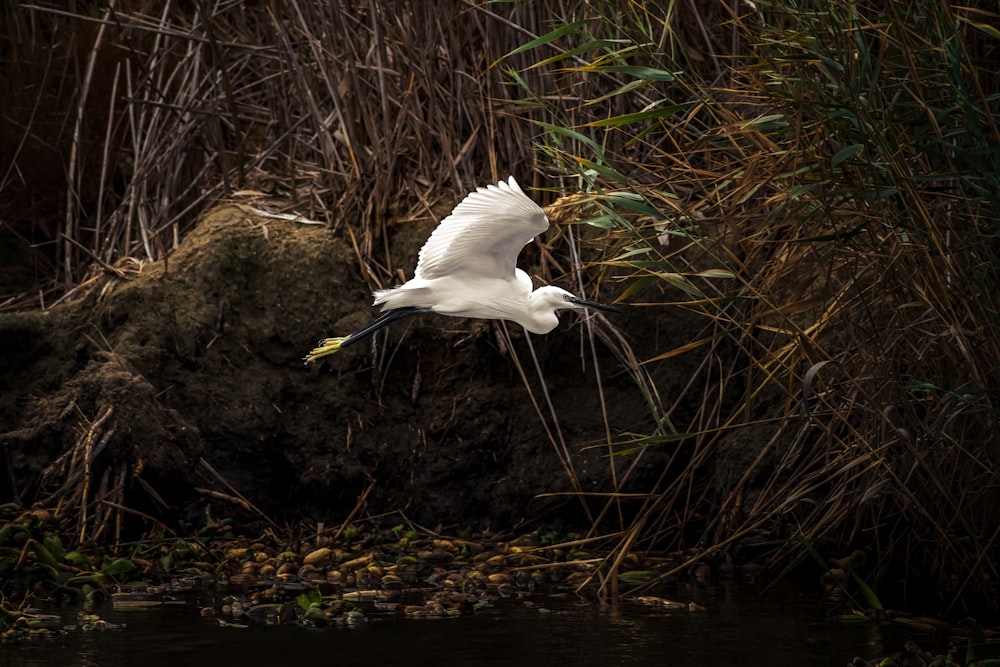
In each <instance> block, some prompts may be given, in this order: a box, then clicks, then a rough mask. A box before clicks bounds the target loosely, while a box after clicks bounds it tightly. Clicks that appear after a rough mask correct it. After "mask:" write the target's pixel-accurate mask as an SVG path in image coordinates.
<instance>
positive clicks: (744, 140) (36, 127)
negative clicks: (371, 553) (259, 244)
mask: <svg viewBox="0 0 1000 667" xmlns="http://www.w3.org/2000/svg"><path fill="white" fill-rule="evenodd" d="M890 5H892V6H890V7H889V8H882V7H881V5H880V4H879V3H873V2H872V3H846V2H845V3H833V4H832V5H830V4H829V3H809V2H796V1H795V0H781V1H780V2H775V3H756V4H751V3H748V2H745V3H735V4H734V3H730V2H718V3H709V4H707V5H705V4H703V5H699V6H698V8H697V10H695V9H694V7H695V3H667V4H666V5H665V8H658V6H656V5H655V3H653V4H649V3H647V4H645V5H640V4H639V3H617V4H615V3H601V2H597V3H586V2H555V1H552V2H544V3H519V4H513V5H507V4H488V5H483V6H476V5H475V4H474V3H472V2H453V3H449V4H448V5H447V6H446V7H445V8H444V9H442V8H441V7H440V6H439V5H435V6H433V7H431V6H429V5H427V4H424V3H416V2H411V3H402V4H395V5H393V7H394V8H395V10H394V11H392V12H389V11H387V10H386V7H387V6H386V5H384V4H379V3H374V2H357V1H356V2H347V1H346V0H341V1H337V2H331V3H312V2H304V1H303V0H292V1H290V2H285V3H272V5H271V7H272V8H271V9H270V10H267V11H264V10H257V9H249V8H248V7H247V6H246V5H245V4H244V3H236V2H222V1H216V2H208V1H206V0H202V1H200V2H198V3H193V5H192V6H193V7H194V8H196V10H192V9H191V7H188V6H185V7H183V8H182V7H180V6H178V5H176V4H173V3H167V4H166V5H162V6H161V5H159V4H155V3H149V2H138V1H136V2H121V3H116V4H114V5H113V7H114V9H113V10H108V11H107V12H105V13H104V14H103V15H99V14H95V13H86V12H84V11H82V10H81V11H73V12H71V13H66V12H65V11H63V10H62V9H59V8H60V7H62V4H61V3H45V2H39V3H36V4H34V5H5V6H4V9H2V10H0V16H2V19H3V21H4V25H5V26H8V29H7V34H6V38H5V41H4V46H3V52H2V53H3V55H2V59H3V61H4V62H3V65H4V67H5V70H6V71H7V72H8V76H7V82H8V85H9V86H18V85H21V84H23V83H24V82H25V81H40V82H41V85H38V86H35V87H26V88H25V90H27V91H28V94H23V93H22V94H18V95H13V91H12V90H4V91H0V93H3V94H4V96H5V97H6V98H7V99H12V100H14V101H13V104H12V105H11V107H10V110H9V111H6V112H5V113H4V118H3V126H2V136H0V140H2V141H3V145H4V147H5V151H7V152H8V153H9V155H10V156H11V157H10V159H9V160H6V161H5V164H3V165H0V170H2V179H3V180H2V181H0V188H2V189H3V191H4V193H5V194H4V197H3V204H2V207H3V208H2V210H0V217H2V218H3V220H4V221H5V222H6V223H7V224H9V225H11V226H12V227H13V228H14V229H15V230H17V231H18V233H20V234H21V235H23V236H25V237H26V238H28V239H29V240H30V241H32V242H33V243H35V244H36V245H37V247H38V248H39V252H38V256H37V267H38V269H37V271H38V273H39V274H40V276H41V277H42V278H43V282H44V283H45V285H47V286H48V287H49V289H48V290H42V291H41V297H40V298H41V300H42V302H43V304H44V303H45V301H46V299H47V300H48V301H51V299H52V298H53V295H55V294H58V293H61V292H64V291H65V290H66V289H68V288H70V287H72V286H73V285H75V284H77V283H79V282H81V281H83V280H84V279H85V277H86V275H87V273H88V271H90V270H93V269H94V268H95V267H96V268H97V269H98V270H106V269H107V267H111V266H114V265H115V264H116V263H117V262H119V261H121V260H122V259H123V258H125V257H138V258H146V257H148V258H152V259H158V258H162V257H164V256H167V255H168V254H169V251H170V250H171V249H172V248H174V247H175V246H176V244H177V242H178V240H179V239H180V238H181V237H182V236H183V234H184V232H185V231H186V230H187V228H188V226H189V225H190V224H191V223H192V222H193V221H194V220H195V219H196V214H197V212H198V211H200V210H202V209H203V208H204V207H205V206H207V205H208V204H212V203H215V202H217V201H218V200H219V199H222V198H227V197H231V198H237V199H240V200H241V201H247V200H251V201H253V200H256V199H257V198H258V196H259V195H265V196H266V201H267V202H268V205H270V206H272V207H274V206H276V204H278V203H280V204H281V206H280V207H279V209H280V211H284V212H294V213H297V214H300V215H302V216H304V217H307V218H310V219H319V220H322V221H324V222H326V223H328V224H330V225H331V226H332V227H334V228H335V229H337V230H338V232H340V233H344V234H346V235H348V236H349V237H350V238H351V239H352V240H353V241H354V243H355V245H356V248H357V256H358V260H359V262H360V263H361V264H362V266H363V270H362V274H363V275H365V276H368V277H369V279H370V280H371V281H372V283H373V286H376V285H377V284H379V283H381V282H382V281H389V282H391V280H392V278H391V276H392V275H393V273H394V272H395V270H396V268H397V267H396V262H397V261H400V262H409V261H410V258H394V257H393V255H392V252H391V248H390V247H388V245H387V243H386V239H387V234H386V230H385V225H386V224H387V221H388V220H390V219H392V218H393V217H397V218H400V217H406V216H407V215H408V214H410V213H412V212H413V211H422V210H427V209H429V208H430V206H431V205H432V204H433V203H434V198H435V197H436V196H437V195H438V193H440V192H442V191H444V190H451V191H453V192H455V193H461V192H463V191H465V190H466V189H467V188H468V187H469V186H470V185H471V184H475V183H482V182H484V181H488V180H491V179H494V178H497V177H501V176H505V175H506V174H507V173H510V172H516V173H517V174H518V177H519V178H521V179H522V181H528V180H529V178H528V174H529V173H533V174H536V175H540V174H541V173H545V174H546V177H545V178H544V180H543V179H541V178H537V176H536V180H537V181H538V183H544V184H545V185H548V186H550V187H552V189H553V190H557V191H571V192H576V191H579V192H581V193H582V196H578V197H574V198H571V199H569V200H565V201H564V202H563V203H564V204H566V207H565V208H564V209H562V210H563V211H565V213H564V214H563V215H565V216H566V217H567V218H571V217H573V216H576V217H580V216H581V215H582V216H583V217H584V218H585V220H584V221H583V223H581V224H582V225H585V226H583V227H579V228H578V229H579V233H576V235H574V234H568V235H567V236H565V237H561V238H560V239H559V242H560V243H561V242H562V241H564V240H565V241H569V243H568V244H566V245H565V246H561V249H562V250H565V252H562V250H561V251H560V258H557V257H555V255H554V256H553V258H552V259H551V262H548V266H549V267H550V268H551V270H552V271H553V272H565V273H570V272H572V271H573V269H575V268H578V267H579V266H581V264H582V260H581V259H580V257H579V254H578V251H579V248H578V244H579V236H580V234H583V233H584V231H585V230H586V229H592V228H598V229H599V230H600V233H601V234H606V235H609V236H610V238H611V239H612V240H611V242H610V243H609V244H608V249H607V251H606V254H605V256H603V257H600V258H597V259H599V260H600V261H601V262H602V263H603V265H605V266H608V267H610V268H613V269H614V270H617V271H622V272H625V273H626V274H627V275H628V279H627V281H626V283H625V287H624V290H623V292H622V298H623V299H624V300H628V301H630V302H632V303H634V304H640V305H641V304H644V305H646V306H648V307H669V308H684V309H688V310H690V311H693V312H696V313H698V314H700V315H702V316H703V322H704V327H703V329H702V330H700V331H693V332H691V335H690V338H689V339H688V340H684V341H678V342H677V345H676V347H674V348H673V349H668V350H663V351H662V352H661V353H659V354H657V355H655V356H654V357H653V358H650V359H646V360H638V359H636V358H635V356H634V353H633V352H632V350H631V348H630V347H629V346H628V344H627V341H626V339H625V337H624V336H623V335H622V334H621V332H618V331H616V330H615V329H613V328H612V327H611V326H610V324H608V323H607V322H606V321H601V320H597V321H596V325H595V326H594V328H593V329H590V330H588V331H589V332H590V341H591V344H592V345H596V342H595V341H600V342H601V343H602V344H603V345H606V346H607V347H609V348H610V349H612V350H613V351H614V353H615V354H616V355H618V358H619V359H620V363H621V367H622V368H624V369H626V370H627V372H629V373H631V374H632V376H633V377H634V379H635V381H636V383H637V385H638V386H639V387H640V388H641V390H642V393H643V395H644V396H645V397H646V402H647V404H648V406H649V410H650V428H649V430H648V432H646V433H642V434H628V435H622V434H618V433H612V432H611V429H610V428H609V429H608V433H607V434H605V440H606V442H605V443H604V445H603V446H606V447H610V448H613V450H614V451H616V452H617V453H618V456H616V457H612V459H611V462H610V465H611V466H612V471H613V474H614V477H615V480H616V482H615V483H616V484H617V485H618V487H617V488H619V489H624V488H625V486H626V485H627V483H628V481H629V479H630V477H631V476H632V475H633V474H634V471H635V470H636V468H637V466H638V465H639V463H640V462H641V460H642V457H643V452H644V451H646V450H647V449H648V448H649V447H660V448H669V450H668V451H669V452H670V457H669V463H668V465H667V466H665V467H664V469H663V474H662V476H661V478H660V480H659V482H658V483H657V484H656V485H655V487H654V488H652V489H649V493H648V494H645V495H643V494H640V496H639V497H640V498H641V500H638V501H637V500H634V499H632V500H627V501H626V500H624V494H623V495H622V496H619V497H612V498H611V499H610V500H609V501H608V502H607V504H606V505H605V506H604V508H603V510H600V509H598V510H597V511H596V512H595V514H594V521H595V527H596V526H599V525H602V519H604V520H606V519H608V518H609V517H613V518H614V520H615V521H616V522H618V523H620V524H621V525H620V526H618V527H616V529H615V530H616V531H617V530H618V529H619V528H621V529H623V530H624V532H625V534H626V535H627V537H626V538H624V539H622V540H621V542H620V544H619V548H618V549H617V551H616V552H615V553H614V554H613V555H612V556H611V557H610V558H609V559H608V561H607V562H606V564H605V567H604V568H603V569H602V570H601V574H600V576H601V577H602V581H604V582H605V583H606V584H607V585H608V586H609V587H611V588H614V587H615V586H616V582H617V581H618V579H617V573H618V569H619V567H621V564H622V563H623V562H625V560H626V557H627V555H628V553H629V552H630V551H633V550H637V549H641V548H647V547H652V546H656V547H659V548H662V547H673V548H678V549H680V548H694V551H693V552H692V553H693V554H694V555H693V556H692V562H693V561H694V560H695V559H711V558H713V557H716V556H718V557H721V556H723V555H734V554H737V555H738V554H740V553H746V550H747V549H748V548H749V546H748V545H751V544H752V543H753V542H754V541H759V540H760V539H761V538H762V537H767V538H775V539H777V540H778V541H779V544H778V546H777V547H775V548H774V550H773V551H772V552H771V553H770V554H769V559H770V564H771V566H772V569H778V568H780V567H783V566H784V565H786V564H788V563H790V562H794V561H795V560H796V559H799V558H802V557H804V556H805V555H806V554H807V553H809V550H810V549H818V550H819V551H821V552H822V553H823V554H824V555H827V556H835V555H842V554H843V553H845V552H847V551H849V550H850V549H852V548H854V547H855V546H858V545H864V546H865V547H866V548H867V549H869V551H870V552H871V555H872V556H874V558H873V559H872V560H871V561H870V562H871V563H873V565H872V566H871V567H870V568H869V570H870V571H869V572H867V573H866V576H870V577H871V579H872V580H873V581H876V582H879V581H890V580H894V579H907V578H912V577H916V576H918V575H923V574H925V573H927V572H933V573H935V575H936V577H935V581H934V585H936V586H937V587H938V590H939V591H941V592H942V594H945V595H946V596H947V597H948V601H951V602H953V603H955V604H956V605H959V606H960V605H961V604H964V600H966V599H967V598H971V597H975V596H976V595H979V596H982V597H981V598H980V601H981V600H982V599H983V598H985V599H987V601H988V603H990V604H995V602H996V589H995V582H996V581H997V572H996V569H995V568H996V565H995V564H996V562H997V561H998V559H997V538H998V535H1000V522H998V521H997V519H996V513H995V511H993V510H992V508H993V507H995V506H996V503H997V501H998V491H997V485H996V477H995V473H994V470H995V467H996V464H997V459H998V456H1000V454H998V451H997V439H996V436H995V433H996V431H997V414H998V412H997V398H996V391H997V387H998V386H1000V377H998V364H997V362H996V360H997V359H1000V326H998V325H1000V315H998V312H1000V297H998V295H1000V285H998V275H997V266H998V265H1000V263H998V254H997V247H998V246H997V236H998V234H1000V226H998V224H997V214H996V205H997V203H998V202H997V193H998V192H1000V164H997V160H998V157H997V156H998V155H1000V153H998V152H997V146H998V145H1000V133H998V128H997V118H998V113H997V109H996V104H997V102H996V99H997V98H996V95H997V93H998V92H1000V91H998V90H997V81H998V80H1000V77H997V72H996V71H995V63H996V62H997V61H998V60H997V58H996V52H997V46H998V33H997V29H996V26H997V21H998V17H997V16H996V14H995V13H994V12H995V8H993V9H992V10H991V9H988V8H977V7H976V6H969V5H963V6H962V7H959V6H957V5H952V4H950V3H917V5H916V6H915V7H914V8H913V9H912V11H907V12H905V13H904V12H903V9H902V7H903V5H906V6H907V7H909V5H908V4H907V3H895V4H893V3H890ZM897 5H898V7H897ZM734 8H735V9H734ZM734 11H736V12H738V13H735V14H734V13H733V12H734ZM817 12H818V13H817ZM542 17H544V18H542ZM18 82H21V83H20V84H19V83H18ZM66 109H68V110H69V113H68V115H67V114H66V113H65V112H64V111H63V110H66ZM533 142H535V143H536V145H533ZM39 164H46V165H51V164H58V165H65V167H62V166H61V167H60V169H58V170H53V169H48V173H47V174H42V173H41V172H40V171H39V169H38V167H37V165H39ZM527 184H529V185H530V184H531V183H527ZM54 194H57V195H58V196H53V195H54ZM260 199H261V200H263V199H264V197H260ZM53 202H59V204H60V208H59V209H58V210H57V209H56V207H54V206H53ZM586 225H589V226H586ZM569 229H570V230H573V229H574V227H573V226H570V228H569ZM574 252H575V253H577V254H573V253H574ZM567 257H569V259H566V258H567ZM581 287H582V288H584V289H586V290H588V291H591V290H593V289H595V287H594V286H592V285H581ZM31 298H32V299H36V298H39V297H37V296H36V295H32V297H31ZM25 301H26V299H25V298H23V297H19V298H12V300H11V301H9V302H8V307H15V306H16V307H23V305H24V304H25ZM668 312H669V311H668ZM591 349H592V350H593V349H595V348H593V347H592V348H591ZM682 355H687V356H689V357H690V356H691V355H694V356H695V357H696V362H695V363H691V364H689V367H691V368H694V369H695V370H694V371H693V372H692V373H691V375H690V377H689V378H687V379H686V380H685V382H684V383H682V386H684V387H685V388H684V390H683V391H682V392H681V393H680V394H679V395H670V396H661V395H660V392H659V388H658V387H657V386H656V385H655V383H654V382H653V380H652V377H653V374H652V373H651V371H652V370H654V369H656V368H657V367H658V366H660V365H670V364H672V363H674V362H675V361H676V360H677V359H678V358H679V357H680V356H682ZM520 368H521V372H522V375H524V377H525V382H526V383H527V382H528V379H527V378H528V375H529V372H528V370H526V369H528V368H529V364H528V363H527V362H526V361H523V360H522V361H521V362H520ZM599 371H600V368H599ZM536 404H537V405H538V406H539V408H538V411H539V415H540V417H541V418H542V419H543V420H545V419H548V420H549V424H550V425H551V426H550V427H549V432H550V434H551V439H552V443H553V446H555V447H556V449H557V451H560V452H561V453H562V455H563V456H562V459H563V461H564V467H565V469H566V474H567V475H569V476H570V477H571V478H572V476H573V468H572V463H573V461H572V452H571V448H570V447H567V444H566V443H565V442H564V441H562V439H561V436H560V435H559V429H558V415H556V414H552V413H551V411H550V410H547V409H546V408H544V407H543V406H544V404H545V397H544V393H542V395H540V396H538V397H536ZM690 405H696V406H697V408H695V409H694V410H690V409H686V407H685V406H690ZM630 503H631V504H630ZM623 507H624V508H625V509H623ZM707 508H712V509H711V510H708V509H707ZM605 523H606V522H605ZM679 527H687V530H680V529H679ZM973 592H975V595H972V593H973Z"/></svg>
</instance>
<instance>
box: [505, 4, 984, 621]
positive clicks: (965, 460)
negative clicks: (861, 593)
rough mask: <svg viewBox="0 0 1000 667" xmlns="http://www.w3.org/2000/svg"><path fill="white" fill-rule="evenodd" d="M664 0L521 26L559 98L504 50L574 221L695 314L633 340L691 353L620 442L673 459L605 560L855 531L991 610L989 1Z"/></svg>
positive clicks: (670, 303)
mask: <svg viewBox="0 0 1000 667" xmlns="http://www.w3.org/2000/svg"><path fill="white" fill-rule="evenodd" d="M671 7H673V10H672V11H670V12H667V13H663V14H659V15H657V14H653V13H651V11H650V10H649V9H648V8H647V9H645V10H641V11H640V10H639V9H638V8H637V7H635V6H630V8H631V9H630V11H625V12H623V11H620V8H619V7H618V6H616V5H615V4H613V3H592V4H591V5H589V6H588V7H587V11H588V12H589V13H587V14H584V15H580V16H574V17H567V18H566V20H565V21H564V22H563V23H561V24H560V25H558V26H557V27H555V28H554V29H553V30H552V31H550V32H549V33H547V34H546V35H544V36H542V37H540V38H539V39H536V40H534V41H533V42H531V43H528V44H526V45H525V48H524V49H523V50H529V51H530V52H531V53H534V54H535V64H534V66H533V67H532V68H531V69H530V70H528V71H529V72H542V73H543V76H548V77H551V78H552V79H553V80H560V81H561V82H562V84H561V85H563V86H564V91H563V92H564V95H563V96H559V97H557V98H556V99H555V100H553V99H552V97H551V95H549V96H543V95H540V94H538V93H537V92H536V91H535V89H534V88H533V87H532V85H531V84H530V83H529V82H528V81H527V79H526V78H525V72H524V71H522V70H519V69H518V68H516V67H514V66H511V67H509V68H508V70H507V71H508V74H509V76H510V77H511V80H512V81H514V82H516V83H517V84H518V85H519V86H520V87H521V88H522V89H523V91H524V93H523V94H524V101H525V103H528V104H531V105H534V106H536V107H540V108H544V109H545V110H546V113H547V120H543V121H539V122H538V124H539V125H540V127H541V128H542V129H543V131H544V135H543V139H542V145H541V147H540V148H541V150H542V151H543V153H544V154H545V155H546V156H547V158H548V162H549V164H550V165H551V167H552V168H554V169H556V170H559V171H562V172H568V173H572V174H575V175H576V176H577V178H578V179H579V183H580V185H581V187H582V189H584V190H586V191H588V192H590V193H591V196H589V197H586V198H582V199H579V200H578V205H579V207H580V210H581V211H583V212H584V213H583V220H582V222H583V223H585V224H590V225H594V226H598V227H601V228H602V229H610V230H613V233H614V234H615V235H616V238H617V244H616V246H615V247H614V248H612V250H611V251H610V252H609V254H608V256H607V257H606V258H605V260H604V263H605V264H612V265H615V266H618V267H621V268H622V269H624V270H627V271H630V272H631V273H630V276H631V277H630V279H629V284H628V286H627V287H626V289H625V293H624V296H625V297H626V298H629V299H631V300H633V301H636V302H644V303H645V304H646V305H649V306H651V307H664V308H666V307H670V308H686V309H688V310H693V311H696V312H698V313H700V314H702V315H704V323H705V324H704V328H703V329H702V330H701V331H695V332H692V333H691V336H690V338H689V339H686V340H682V341H677V345H676V347H674V348H673V349H669V350H664V351H662V352H660V353H658V354H657V355H655V356H654V357H653V358H651V359H647V360H645V364H646V366H647V367H652V366H654V365H656V364H671V363H675V362H676V361H677V359H678V358H679V357H680V356H682V355H695V356H696V358H697V359H696V360H697V363H695V364H694V366H693V367H694V368H695V369H696V370H695V371H694V373H693V374H692V376H691V377H690V379H689V381H688V382H687V384H686V389H685V393H686V394H689V395H688V396H673V397H665V398H666V400H667V401H668V402H669V403H670V404H671V407H669V408H668V409H667V410H666V411H665V412H664V413H663V414H657V415H654V416H655V418H656V424H657V428H656V429H655V430H653V431H651V432H649V433H646V434H642V435H638V436H635V437H632V438H630V439H628V440H627V441H625V442H622V443H620V448H619V454H620V455H622V456H634V455H636V454H638V453H640V452H641V451H643V450H644V449H645V448H648V447H660V448H669V449H670V451H671V452H673V454H672V456H673V457H674V458H672V463H671V467H670V469H669V470H670V473H669V474H665V475H664V476H663V477H662V478H661V480H660V482H659V484H658V486H657V488H656V490H655V491H656V494H655V498H653V499H650V500H647V501H645V502H644V504H643V506H642V507H641V508H640V509H639V510H638V511H637V513H636V515H635V520H634V522H633V524H632V529H631V535H630V537H629V539H627V540H625V541H623V543H622V544H621V547H620V550H619V553H618V554H616V555H613V556H612V557H611V558H609V560H608V563H607V567H608V568H609V569H610V570H614V569H615V568H616V567H617V566H618V565H619V564H620V563H621V562H622V559H623V557H624V555H625V551H626V550H630V549H635V548H637V546H638V545H641V544H643V543H647V544H650V543H656V544H659V545H660V546H663V545H668V546H673V547H677V548H691V547H694V548H695V550H694V552H693V553H694V555H693V556H692V558H691V559H690V560H689V561H687V562H685V563H683V564H682V565H681V566H680V567H679V568H677V569H675V570H673V571H671V572H669V573H666V575H664V576H669V575H672V574H675V573H676V572H677V571H680V570H682V569H683V568H684V567H687V566H688V565H690V564H691V563H693V562H695V561H696V560H699V559H711V558H713V557H721V556H723V555H730V556H731V555H733V554H737V553H739V552H740V551H741V550H743V552H744V553H745V552H746V549H747V548H748V547H749V545H751V544H753V543H754V542H759V541H760V540H761V539H763V538H769V539H774V540H777V543H778V544H780V545H781V546H780V547H778V548H776V549H774V550H773V551H772V552H771V553H770V558H769V562H770V565H771V566H772V568H773V569H777V568H779V567H781V566H783V565H786V564H788V563H790V562H794V561H795V560H796V559H799V558H802V557H804V556H805V555H806V553H808V552H810V550H812V549H813V548H817V549H819V551H821V552H823V553H825V554H826V555H827V556H834V555H841V552H845V551H849V550H850V549H852V548H856V547H863V548H865V549H867V550H868V551H870V552H871V554H870V555H871V556H873V558H872V559H871V561H870V562H871V563H874V565H873V566H872V568H871V572H870V573H869V574H870V575H871V576H872V577H873V579H874V580H875V581H877V582H880V583H884V582H889V581H891V582H896V581H897V580H903V581H907V580H915V579H920V580H921V581H922V582H926V580H927V577H928V573H933V575H932V576H931V579H932V584H933V585H934V586H936V587H937V591H938V592H940V593H941V594H942V595H944V596H946V599H945V602H947V603H952V604H954V603H955V602H956V601H958V600H960V599H968V598H976V597H979V594H980V593H982V595H983V597H979V599H978V602H983V601H991V600H992V602H990V603H991V604H992V603H993V602H995V597H994V596H995V594H996V592H997V591H996V589H995V582H996V576H997V572H996V569H995V563H996V555H997V553H998V550H997V538H998V534H1000V521H998V520H997V518H996V515H995V513H993V512H992V511H991V510H990V509H989V508H991V507H993V506H994V505H995V503H996V502H997V499H998V489H997V485H996V477H995V473H994V469H995V465H996V464H997V458H998V456H1000V452H998V450H997V447H998V445H997V439H996V436H995V432H996V428H997V415H998V412H997V402H996V401H997V388H998V386H1000V377H998V372H1000V371H998V368H1000V367H998V365H997V363H996V360H997V359H1000V336H998V335H997V334H998V333H1000V331H998V325H1000V318H998V305H1000V284H998V283H1000V281H998V277H1000V276H998V274H997V267H998V256H997V249H998V245H997V232H998V217H997V213H996V203H997V202H996V199H997V193H998V192H1000V190H998V188H997V178H998V174H1000V169H998V167H1000V164H998V160H1000V133H998V130H997V125H998V117H1000V116H998V113H997V111H998V110H997V104H998V102H997V100H998V97H997V93H998V90H997V81H998V80H1000V79H998V78H997V77H996V74H997V72H996V60H995V58H992V56H993V55H995V53H996V49H997V46H998V42H1000V33H998V32H997V30H996V27H995V26H996V20H997V16H996V15H995V13H991V12H990V11H989V10H985V9H975V8H970V7H968V6H963V7H953V6H951V5H949V4H947V3H917V4H916V5H909V4H905V5H904V4H899V3H889V5H887V6H883V5H882V4H881V3H853V2H852V3H847V2H843V3H832V4H831V3H805V2H802V3H800V2H795V0H779V1H776V2H768V3H744V4H741V5H738V6H734V5H730V4H729V3H720V4H718V5H713V6H711V7H710V8H709V9H707V10H706V16H708V15H713V14H714V20H713V21H711V22H709V21H706V20H704V19H705V18H706V17H705V16H703V17H702V18H701V19H698V18H697V17H692V16H682V15H680V14H678V13H676V7H675V6H671ZM733 7H737V8H738V13H731V9H732V8H733ZM719 16H722V17H723V18H724V20H722V21H719V20H718V18H719ZM571 19H572V20H571ZM523 50H520V51H517V53H522V52H523ZM567 100H570V103H569V104H568V105H567V103H566V102H567ZM664 316H665V317H669V316H670V315H669V311H665V312H664ZM689 399H693V401H694V403H695V404H696V405H697V406H698V407H697V409H695V410H688V411H687V412H683V411H682V410H681V409H680V406H683V405H687V404H690V403H691V400H689ZM709 471H710V472H709ZM712 506H715V507H716V510H715V511H714V512H713V513H711V514H710V515H707V516H706V515H705V508H706V507H712ZM681 527H686V528H687V529H686V530H684V529H681Z"/></svg>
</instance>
